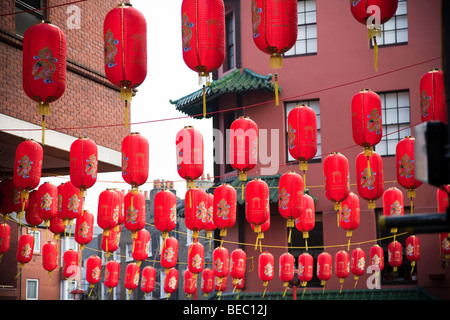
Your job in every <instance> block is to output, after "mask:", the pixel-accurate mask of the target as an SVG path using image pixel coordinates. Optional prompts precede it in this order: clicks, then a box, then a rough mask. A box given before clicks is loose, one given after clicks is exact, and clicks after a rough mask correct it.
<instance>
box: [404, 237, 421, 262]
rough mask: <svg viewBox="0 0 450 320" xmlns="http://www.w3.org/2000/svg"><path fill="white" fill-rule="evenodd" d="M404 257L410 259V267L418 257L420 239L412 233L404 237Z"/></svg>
mask: <svg viewBox="0 0 450 320" xmlns="http://www.w3.org/2000/svg"><path fill="white" fill-rule="evenodd" d="M405 252H406V259H408V261H411V267H413V268H414V266H415V265H416V261H418V260H419V259H420V241H419V238H418V237H416V236H414V235H412V236H409V237H408V238H406V246H405Z"/></svg>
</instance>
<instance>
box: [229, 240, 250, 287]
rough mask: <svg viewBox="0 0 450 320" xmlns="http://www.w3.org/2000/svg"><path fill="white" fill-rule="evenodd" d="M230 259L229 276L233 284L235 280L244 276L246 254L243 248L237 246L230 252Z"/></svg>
mask: <svg viewBox="0 0 450 320" xmlns="http://www.w3.org/2000/svg"><path fill="white" fill-rule="evenodd" d="M230 259H231V260H230V262H231V263H230V276H231V278H233V285H234V284H235V282H236V281H235V280H237V279H241V278H243V277H244V276H245V268H246V266H247V254H246V253H245V251H244V250H242V249H240V248H238V249H235V250H233V251H232V252H231V255H230Z"/></svg>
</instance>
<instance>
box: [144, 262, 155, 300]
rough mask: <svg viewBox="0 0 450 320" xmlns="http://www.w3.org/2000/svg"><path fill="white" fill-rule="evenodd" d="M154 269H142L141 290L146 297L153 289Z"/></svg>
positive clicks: (147, 267) (150, 267) (149, 267)
mask: <svg viewBox="0 0 450 320" xmlns="http://www.w3.org/2000/svg"><path fill="white" fill-rule="evenodd" d="M155 280H156V269H155V268H153V267H152V266H146V267H145V268H144V269H142V275H141V290H142V291H143V292H144V293H145V294H146V295H147V294H149V293H150V292H152V291H153V290H154V289H155Z"/></svg>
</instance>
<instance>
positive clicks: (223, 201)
mask: <svg viewBox="0 0 450 320" xmlns="http://www.w3.org/2000/svg"><path fill="white" fill-rule="evenodd" d="M236 204H237V193H236V189H234V188H233V187H232V186H231V185H229V184H222V185H220V186H218V187H217V188H216V189H215V190H214V205H213V219H214V224H215V225H216V227H217V228H219V229H220V237H225V236H226V235H227V230H228V229H230V228H231V227H233V226H234V224H235V223H236Z"/></svg>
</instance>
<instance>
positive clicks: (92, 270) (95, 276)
mask: <svg viewBox="0 0 450 320" xmlns="http://www.w3.org/2000/svg"><path fill="white" fill-rule="evenodd" d="M101 273H102V259H101V258H100V257H99V256H96V255H91V256H90V257H89V258H88V259H87V260H86V281H87V282H88V283H89V287H90V289H91V292H92V289H93V288H94V286H95V284H96V283H97V282H99V281H100V277H101ZM90 294H91V293H89V295H90Z"/></svg>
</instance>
